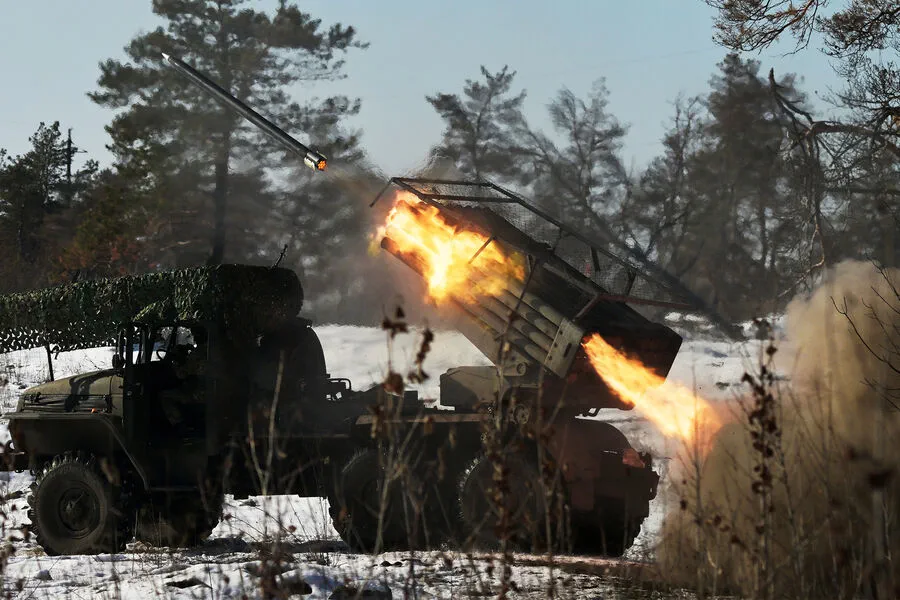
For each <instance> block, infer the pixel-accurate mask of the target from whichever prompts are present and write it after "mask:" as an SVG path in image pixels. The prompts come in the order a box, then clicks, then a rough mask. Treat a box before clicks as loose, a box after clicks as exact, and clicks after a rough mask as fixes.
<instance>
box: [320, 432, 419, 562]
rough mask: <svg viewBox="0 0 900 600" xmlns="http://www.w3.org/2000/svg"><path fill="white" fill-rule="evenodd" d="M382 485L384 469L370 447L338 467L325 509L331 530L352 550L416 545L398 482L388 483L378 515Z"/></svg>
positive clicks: (405, 547) (374, 549) (371, 551)
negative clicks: (338, 470)
mask: <svg viewBox="0 0 900 600" xmlns="http://www.w3.org/2000/svg"><path fill="white" fill-rule="evenodd" d="M384 484H385V472H384V469H383V468H382V467H381V464H380V462H379V456H378V453H377V452H376V451H375V450H373V449H366V450H361V451H359V452H357V453H356V454H355V455H354V456H353V457H352V458H351V459H350V460H349V461H347V463H346V464H345V465H344V467H343V468H342V469H341V473H340V475H339V481H338V484H337V489H336V490H334V492H333V493H332V494H331V495H330V496H329V498H328V504H329V507H328V512H329V515H330V516H331V522H332V524H333V526H334V528H335V530H336V531H337V532H338V534H339V535H340V536H341V539H342V540H344V542H345V543H346V544H347V545H348V546H350V548H351V549H352V550H354V551H356V552H363V553H374V552H383V551H390V550H401V549H407V548H413V547H417V545H418V544H417V543H416V541H415V540H414V539H411V538H412V536H410V535H409V533H408V529H409V528H407V527H406V525H405V524H406V523H407V522H408V520H407V518H406V517H407V515H408V514H409V512H410V511H409V510H408V509H409V508H411V507H410V506H409V503H408V502H405V498H404V494H403V490H402V487H403V486H402V485H400V482H394V483H393V484H392V485H391V489H390V490H389V491H388V501H387V505H386V506H385V507H384V511H383V514H381V511H380V505H381V497H382V490H383V489H384ZM379 531H380V532H381V535H380V536H379V535H378V534H379ZM379 537H380V539H379Z"/></svg>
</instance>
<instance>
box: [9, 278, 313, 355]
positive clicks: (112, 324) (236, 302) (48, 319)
mask: <svg viewBox="0 0 900 600" xmlns="http://www.w3.org/2000/svg"><path fill="white" fill-rule="evenodd" d="M302 305H303V290H302V288H301V286H300V282H299V280H298V279H297V276H296V274H294V272H293V271H290V270H287V269H270V268H266V267H251V266H244V265H219V266H215V267H195V268H186V269H178V270H174V271H165V272H159V273H148V274H146V275H136V276H126V277H120V278H117V279H101V280H97V281H84V282H80V283H73V284H69V285H62V286H58V287H53V288H47V289H43V290H35V291H31V292H22V293H19V294H9V295H6V296H0V353H5V352H12V351H15V350H24V349H28V348H37V347H41V346H45V345H49V346H50V347H51V348H53V349H54V350H58V351H62V352H65V351H68V350H77V349H82V348H96V347H100V346H106V345H111V344H113V343H114V340H115V336H116V333H117V331H118V330H119V329H120V328H121V327H122V325H124V324H127V323H129V322H139V323H145V324H148V325H156V324H166V323H172V322H174V321H189V322H190V321H195V322H208V321H216V322H218V323H220V324H221V325H222V326H224V327H225V328H226V329H227V330H228V331H229V332H230V333H231V335H232V337H236V338H244V337H247V336H251V335H254V333H255V332H257V331H259V330H260V329H263V328H265V327H267V326H269V325H270V324H271V323H273V322H277V321H278V320H281V319H284V318H289V317H293V316H295V315H296V314H297V313H298V312H299V311H300V309H301V308H302Z"/></svg>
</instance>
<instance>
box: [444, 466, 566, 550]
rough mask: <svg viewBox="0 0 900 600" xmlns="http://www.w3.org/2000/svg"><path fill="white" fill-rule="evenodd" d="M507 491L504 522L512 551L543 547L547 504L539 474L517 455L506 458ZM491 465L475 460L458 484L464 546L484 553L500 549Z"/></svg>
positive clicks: (496, 500)
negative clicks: (481, 550)
mask: <svg viewBox="0 0 900 600" xmlns="http://www.w3.org/2000/svg"><path fill="white" fill-rule="evenodd" d="M506 467H507V469H508V471H507V486H508V492H507V493H506V494H505V495H504V497H503V498H502V502H503V503H504V505H505V507H504V508H505V509H506V510H508V511H509V512H510V514H509V518H508V519H507V530H506V532H505V533H506V536H507V540H508V543H509V544H510V545H511V546H512V548H514V549H517V550H522V551H532V550H538V549H543V548H544V547H546V539H545V538H546V537H547V536H546V531H547V530H546V525H547V516H548V511H547V503H546V495H545V494H544V493H543V489H544V488H543V485H542V482H541V477H540V473H539V472H538V469H537V467H536V466H535V465H533V464H532V463H531V462H530V461H528V460H526V459H525V458H523V457H520V456H513V457H510V458H509V459H507V462H506ZM496 492H497V482H495V481H494V464H493V462H492V461H491V460H490V459H489V458H488V457H486V456H481V457H478V458H476V459H475V460H474V461H473V462H472V464H471V465H470V467H469V468H468V469H467V470H466V471H465V472H464V474H463V476H462V478H461V480H460V484H459V511H460V516H461V520H462V523H463V526H464V528H465V530H466V534H467V535H466V536H465V539H466V542H465V543H464V545H465V546H470V545H474V546H475V547H477V548H481V549H485V550H495V549H497V548H498V547H499V546H500V542H501V539H500V534H501V533H503V532H500V531H498V528H499V525H500V507H499V506H498V500H501V498H498V496H497V494H496Z"/></svg>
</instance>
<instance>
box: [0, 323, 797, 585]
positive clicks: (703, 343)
mask: <svg viewBox="0 0 900 600" xmlns="http://www.w3.org/2000/svg"><path fill="white" fill-rule="evenodd" d="M316 330H317V332H318V334H319V337H320V338H321V340H322V345H323V347H324V349H325V354H326V360H327V363H328V368H329V371H330V373H331V375H332V376H334V377H347V378H350V379H351V380H352V381H353V384H354V387H355V388H357V389H361V388H366V387H368V386H369V385H372V384H373V383H377V382H379V381H381V380H382V379H383V376H384V373H385V372H386V369H387V367H388V359H389V352H388V344H387V336H386V334H385V333H384V332H383V331H381V330H378V329H373V328H360V327H349V326H337V325H327V326H320V327H317V328H316ZM419 343H420V336H419V335H418V334H416V333H415V332H413V333H412V334H410V335H404V336H400V337H399V338H398V339H397V340H396V341H395V342H394V345H393V347H392V352H391V353H390V357H391V358H392V360H393V366H394V369H395V370H397V371H400V372H401V373H403V372H406V371H407V370H408V369H409V368H410V366H411V365H412V364H413V359H414V356H415V354H416V351H417V349H418V345H419ZM432 348H433V350H432V352H431V354H429V356H428V358H427V360H426V362H425V365H424V368H425V371H426V372H428V373H429V374H430V375H431V376H432V378H431V379H430V380H428V381H427V382H425V383H424V384H423V385H421V386H419V390H420V396H421V397H423V398H436V397H437V385H438V375H440V373H442V372H443V371H445V370H446V369H448V368H450V367H455V366H461V365H487V364H490V363H489V362H488V361H487V359H486V358H485V357H483V356H482V355H481V354H480V353H479V352H478V350H477V349H476V348H475V347H474V346H472V345H471V343H470V342H469V341H468V340H466V339H465V338H464V337H463V336H461V335H460V334H458V333H455V332H438V333H437V336H436V339H435V340H434V342H433V343H432ZM759 352H760V344H759V343H758V342H747V343H744V344H733V343H730V342H725V341H714V340H712V339H690V338H688V339H686V341H685V343H684V344H683V346H682V349H681V352H680V354H679V355H678V358H677V360H676V362H675V365H674V366H673V368H672V371H671V373H670V376H669V381H675V382H680V383H682V384H683V385H686V386H687V387H689V388H692V389H696V390H697V392H698V393H699V394H700V395H702V396H703V397H704V398H707V399H709V400H712V401H726V400H728V399H730V398H733V397H734V395H735V394H736V393H739V391H740V389H741V385H740V378H741V376H742V375H743V373H744V372H745V371H746V370H748V369H749V370H751V371H754V370H755V368H756V367H755V365H756V364H758V360H759ZM780 355H781V356H780V357H779V358H781V360H782V363H783V364H784V365H785V370H786V371H787V370H789V369H788V368H787V367H788V365H787V364H786V363H785V362H784V361H787V360H789V356H790V352H782V353H780ZM110 360H111V350H107V349H99V350H91V351H86V352H72V353H66V354H61V355H59V357H58V358H57V359H56V360H55V361H54V370H55V375H56V377H62V376H66V375H69V374H73V373H77V372H84V371H87V370H93V369H99V368H105V367H106V366H107V365H109V364H110ZM46 368H47V363H46V355H45V354H44V352H43V351H42V350H34V351H27V352H17V353H12V354H9V355H5V356H0V408H2V411H3V412H7V411H10V410H12V409H14V407H15V403H16V401H17V399H18V396H19V395H20V393H21V391H22V390H23V389H25V388H27V387H29V386H31V385H34V384H35V383H39V382H41V381H44V380H45V378H46V376H47V370H46ZM597 418H600V419H605V420H609V421H610V422H613V423H615V424H616V426H617V427H619V428H621V429H622V430H623V431H624V432H625V433H626V435H628V436H629V438H630V439H631V441H632V443H633V444H635V445H637V446H640V447H643V448H648V449H651V450H652V451H653V452H654V454H655V455H656V456H658V457H660V460H659V461H658V463H657V464H660V465H661V470H662V471H663V472H665V465H666V457H671V456H672V455H673V454H674V452H675V449H676V446H675V445H674V443H673V442H672V441H670V440H666V439H665V438H663V437H662V436H661V435H660V434H659V433H658V432H657V431H656V430H655V428H654V427H653V426H652V425H651V424H650V423H649V422H648V421H647V420H646V419H644V418H643V417H642V416H641V415H640V414H639V413H638V412H637V411H631V412H628V413H624V412H621V411H604V412H603V413H601V415H599V416H598V417H597ZM7 439H8V432H7V430H6V425H5V422H0V440H2V441H6V440H7ZM30 483H31V478H30V476H29V475H27V474H12V475H11V477H9V479H8V481H3V482H0V494H2V495H3V498H5V499H6V500H5V501H4V503H3V506H2V507H0V508H2V512H0V528H2V533H3V538H4V539H7V538H9V539H11V540H12V541H11V543H10V544H8V545H7V548H11V549H13V550H14V554H13V555H12V556H10V557H9V558H8V564H7V565H6V566H5V569H4V572H3V585H4V588H5V591H7V592H10V593H12V594H13V595H16V594H18V595H20V596H21V597H23V598H25V597H36V598H51V597H52V598H55V597H72V598H86V597H110V598H113V597H122V598H148V597H184V598H194V597H202V598H206V597H214V598H229V597H235V598H240V597H242V596H244V595H245V594H246V595H248V596H249V597H257V596H261V594H262V592H261V586H260V581H261V579H260V578H259V577H258V575H259V557H260V551H259V549H260V548H266V547H271V544H270V543H266V544H261V542H267V541H271V540H272V539H273V538H278V539H280V540H281V542H282V543H283V544H284V547H285V549H286V550H287V551H288V552H289V558H288V559H287V561H286V564H284V565H283V566H282V570H284V572H283V573H281V574H280V575H279V576H278V577H279V581H280V583H281V585H282V587H290V586H293V588H292V589H293V590H294V591H295V592H297V593H298V594H300V593H301V592H302V593H305V594H308V595H298V596H297V597H304V598H328V597H332V596H333V597H344V596H341V595H340V588H342V587H343V588H344V589H347V586H349V587H350V588H352V587H354V586H356V587H357V588H360V589H361V586H363V585H367V586H369V587H370V588H372V589H371V590H370V591H369V592H368V595H366V596H362V597H389V596H386V595H384V596H378V595H377V592H376V589H380V590H382V591H386V590H385V589H384V588H389V589H390V590H391V591H392V592H393V597H394V598H400V597H422V598H424V597H428V598H431V597H434V598H456V597H462V596H467V595H470V594H474V595H488V596H489V595H492V594H495V593H496V592H497V590H498V589H499V585H500V583H499V582H500V572H499V568H495V567H494V566H493V565H492V559H491V558H490V557H479V558H474V559H473V558H471V557H467V556H464V555H461V554H448V555H445V554H441V553H425V554H419V555H416V556H415V557H411V556H410V555H409V554H383V555H379V556H375V557H372V556H363V555H355V554H351V553H347V552H346V551H345V549H344V548H343V547H342V546H341V544H340V542H339V541H338V540H337V534H336V532H335V531H334V529H333V528H332V527H331V525H330V523H329V519H328V516H327V515H328V512H327V504H326V502H325V501H324V500H320V499H307V498H297V497H288V496H275V497H269V498H249V499H247V500H243V501H235V500H233V499H231V498H229V499H228V500H227V502H226V508H225V518H224V519H223V521H222V522H221V523H220V524H219V526H218V527H217V528H216V529H215V531H214V532H213V535H212V537H211V538H210V540H209V541H208V542H207V543H206V544H205V545H204V546H202V547H200V548H196V549H191V550H186V551H180V552H175V551H168V550H165V551H159V550H156V549H150V548H145V547H142V546H141V545H140V544H133V545H131V546H129V548H128V552H127V553H126V554H122V555H101V556H92V557H65V556H64V557H48V556H46V555H45V554H44V553H43V551H42V550H41V549H40V547H39V546H37V545H35V544H34V543H33V542H31V541H28V540H25V541H23V540H21V534H20V532H19V531H18V530H17V528H18V527H19V526H21V525H22V524H23V523H27V518H26V516H25V512H26V501H25V497H24V494H25V492H27V489H28V486H29V485H30ZM664 502H665V494H660V496H659V497H658V498H657V500H656V501H654V505H653V506H652V508H651V515H650V518H649V519H648V520H647V521H646V522H645V527H644V530H643V532H642V534H641V536H640V537H639V539H638V544H637V545H636V547H635V549H634V551H633V552H632V554H631V555H630V557H631V558H632V559H634V560H637V559H638V557H640V556H643V553H644V551H645V550H646V549H647V548H649V547H651V546H652V543H653V540H654V538H655V536H656V535H657V533H658V531H659V527H660V524H661V522H662V518H663V515H664V509H665V506H664ZM0 556H2V553H0ZM521 558H522V560H520V561H518V564H517V565H516V566H515V567H514V574H513V580H514V581H515V582H516V584H517V585H518V588H519V591H518V592H516V593H515V594H513V595H512V596H511V597H546V594H547V586H548V585H549V582H555V584H557V585H558V586H560V587H559V590H558V592H559V593H560V594H562V596H563V597H565V596H567V595H568V596H570V597H578V598H593V597H603V598H609V597H616V596H617V595H618V594H619V592H618V591H617V590H620V587H617V586H618V585H619V584H615V583H613V582H610V581H609V580H608V579H605V578H603V577H600V576H598V575H596V574H591V573H585V572H583V571H580V570H579V569H571V568H566V569H562V570H560V569H557V570H556V571H554V572H552V573H551V572H550V571H549V567H547V566H545V565H543V564H541V561H540V560H537V557H530V559H527V557H521ZM600 563H601V564H602V563H603V561H600ZM596 572H597V571H596V570H594V571H593V573H596ZM336 590H337V592H336ZM346 597H353V596H352V595H347V596H346ZM632 597H633V596H632Z"/></svg>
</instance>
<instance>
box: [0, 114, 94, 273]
mask: <svg viewBox="0 0 900 600" xmlns="http://www.w3.org/2000/svg"><path fill="white" fill-rule="evenodd" d="M29 141H30V142H31V149H29V150H28V151H27V152H25V154H22V155H20V156H16V157H15V158H12V159H10V158H8V157H7V158H2V159H0V245H2V253H3V255H4V257H5V260H4V261H3V264H2V265H0V268H2V270H3V271H5V274H4V276H3V281H4V287H5V288H6V289H7V290H11V289H22V288H25V287H32V286H34V285H39V284H43V283H48V282H50V281H52V275H51V273H50V271H49V270H48V268H47V265H46V261H48V260H50V259H51V257H52V256H53V255H54V253H55V251H56V248H57V247H58V245H59V244H60V243H63V240H64V238H65V237H66V235H67V232H65V231H60V230H59V229H58V228H56V227H54V225H55V224H56V220H57V219H58V218H59V217H60V216H61V215H62V214H64V212H65V211H67V210H69V209H71V208H72V207H73V206H75V205H77V204H78V203H79V202H80V201H81V200H82V199H83V196H84V194H85V192H86V190H87V189H89V188H90V186H91V185H93V179H94V176H95V174H96V171H97V163H96V162H95V161H87V162H86V163H85V164H84V165H82V166H81V167H80V168H76V169H75V170H74V171H72V170H71V162H70V161H71V160H72V159H73V157H74V155H75V154H76V153H77V152H79V149H78V147H77V146H75V145H74V144H72V145H70V144H69V143H68V141H67V140H66V139H64V138H63V135H62V132H61V131H60V125H59V122H54V123H52V124H51V125H47V124H45V123H40V125H39V126H38V128H37V130H36V131H35V133H34V134H33V135H32V136H31V137H30V138H29ZM3 155H4V156H5V153H3Z"/></svg>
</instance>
